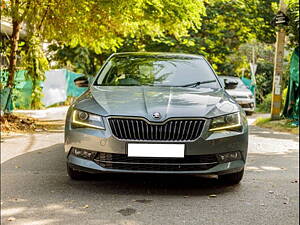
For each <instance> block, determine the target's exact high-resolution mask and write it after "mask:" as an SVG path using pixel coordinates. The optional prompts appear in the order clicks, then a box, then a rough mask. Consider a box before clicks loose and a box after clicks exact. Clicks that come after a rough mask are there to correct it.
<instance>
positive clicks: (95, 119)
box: [72, 109, 105, 130]
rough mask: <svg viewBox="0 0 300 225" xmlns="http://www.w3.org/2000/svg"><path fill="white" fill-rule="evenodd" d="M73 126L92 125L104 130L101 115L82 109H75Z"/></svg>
mask: <svg viewBox="0 0 300 225" xmlns="http://www.w3.org/2000/svg"><path fill="white" fill-rule="evenodd" d="M72 127H74V128H80V127H90V128H95V129H101V130H104V129H105V126H104V122H103V119H102V117H101V116H98V115H95V114H91V113H87V112H84V111H81V110H77V109H76V110H74V111H73V115H72Z"/></svg>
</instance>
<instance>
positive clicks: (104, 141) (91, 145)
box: [65, 119, 248, 174]
mask: <svg viewBox="0 0 300 225" xmlns="http://www.w3.org/2000/svg"><path fill="white" fill-rule="evenodd" d="M104 122H105V127H106V130H97V129H93V128H76V129H72V127H71V123H70V121H68V120H67V121H66V125H65V153H66V157H67V163H68V165H69V166H70V167H72V168H73V169H76V170H80V171H85V172H90V173H100V172H118V173H156V174H157V173H161V174H225V173H233V172H238V171H240V170H242V169H243V168H244V166H245V162H246V158H247V149H248V127H247V124H244V125H243V130H242V131H241V132H233V131H226V132H208V125H209V124H208V123H206V124H205V125H204V128H203V131H202V134H201V135H200V137H199V138H198V139H197V140H195V141H192V142H183V143H181V144H185V150H184V155H185V158H186V157H194V156H196V157H197V156H199V157H201V156H204V155H210V156H212V155H217V154H219V153H227V152H235V151H239V152H240V153H241V159H239V160H235V161H231V162H225V163H222V162H218V163H215V164H214V165H212V166H210V167H206V168H204V169H199V170H197V169H194V168H193V169H186V170H185V169H179V170H178V169H176V170H173V169H170V170H168V169H163V170H160V169H157V168H156V169H155V170H152V169H151V168H147V169H140V167H138V168H135V169H132V168H133V167H128V168H127V167H126V166H125V167H122V168H121V169H120V167H118V168H114V167H104V166H102V164H99V163H98V162H96V161H95V160H87V159H84V158H81V157H77V156H75V155H74V154H70V152H71V149H72V148H79V149H85V150H89V151H93V152H97V153H99V154H100V153H104V154H106V153H107V154H117V155H121V156H123V157H127V147H128V143H130V142H128V141H121V140H118V139H117V138H115V137H114V136H113V135H112V133H111V130H110V127H109V124H108V122H107V120H106V119H104ZM140 143H147V142H140ZM151 143H152V144H153V142H151ZM170 143H174V142H170ZM176 143H180V142H176ZM160 144H168V143H166V142H163V143H160ZM129 164H130V163H129ZM154 164H157V163H154ZM200 164H201V163H200ZM164 165H166V166H169V165H168V163H162V164H161V165H159V166H162V168H163V166H164ZM178 166H180V165H178ZM189 168H191V167H189Z"/></svg>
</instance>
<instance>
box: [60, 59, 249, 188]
mask: <svg viewBox="0 0 300 225" xmlns="http://www.w3.org/2000/svg"><path fill="white" fill-rule="evenodd" d="M75 83H76V85H77V86H79V87H88V90H87V91H86V92H85V93H84V94H83V95H81V96H80V97H79V98H78V99H77V100H76V101H75V102H74V103H73V104H72V105H71V106H70V108H69V110H68V113H67V117H66V124H65V153H66V160H67V171H68V174H69V176H70V177H71V178H73V179H80V178H83V176H84V175H85V174H86V173H104V172H117V173H156V174H157V173H159V174H214V175H218V177H219V179H220V180H221V181H224V182H227V183H228V184H236V183H239V182H240V180H241V179H242V177H243V173H244V167H245V162H246V157H247V148H248V125H247V120H246V116H245V113H244V112H243V110H242V109H241V107H240V106H239V105H238V104H237V103H236V102H235V101H234V100H233V99H232V97H230V96H229V95H228V94H227V93H226V91H225V90H224V88H223V86H222V84H221V82H220V80H219V79H218V77H217V76H216V74H215V72H214V71H213V69H212V67H211V66H210V64H209V63H208V62H207V61H206V60H205V59H204V58H203V57H201V56H197V55H188V54H175V53H118V54H113V55H112V56H110V57H109V59H108V60H107V61H106V62H105V64H104V65H103V67H102V68H101V70H100V71H99V73H98V74H97V76H96V77H95V78H94V80H93V81H91V82H88V79H86V78H85V77H80V78H77V79H76V80H75Z"/></svg>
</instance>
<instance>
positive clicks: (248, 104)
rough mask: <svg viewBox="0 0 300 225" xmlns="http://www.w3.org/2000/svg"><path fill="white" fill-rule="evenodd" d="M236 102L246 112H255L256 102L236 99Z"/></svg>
mask: <svg viewBox="0 0 300 225" xmlns="http://www.w3.org/2000/svg"><path fill="white" fill-rule="evenodd" d="M235 101H236V102H237V103H238V104H239V105H240V106H241V107H242V109H243V110H244V111H245V112H254V110H255V102H254V100H244V99H235Z"/></svg>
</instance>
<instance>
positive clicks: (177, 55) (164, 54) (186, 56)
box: [112, 52, 203, 59]
mask: <svg viewBox="0 0 300 225" xmlns="http://www.w3.org/2000/svg"><path fill="white" fill-rule="evenodd" d="M130 56H133V57H159V58H176V59H203V56H200V55H194V54H186V53H172V52H120V53H114V54H112V57H130Z"/></svg>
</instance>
